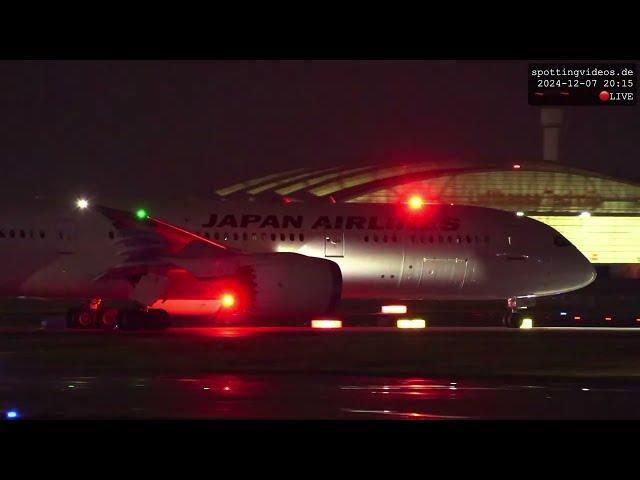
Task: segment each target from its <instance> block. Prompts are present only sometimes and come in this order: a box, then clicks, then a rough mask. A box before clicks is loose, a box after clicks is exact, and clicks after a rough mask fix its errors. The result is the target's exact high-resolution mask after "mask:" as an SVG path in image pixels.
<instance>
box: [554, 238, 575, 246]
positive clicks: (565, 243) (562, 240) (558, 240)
mask: <svg viewBox="0 0 640 480" xmlns="http://www.w3.org/2000/svg"><path fill="white" fill-rule="evenodd" d="M553 244H554V245H555V246H556V247H568V246H569V245H571V242H569V240H567V239H566V238H564V237H563V236H562V235H555V236H554V237H553Z"/></svg>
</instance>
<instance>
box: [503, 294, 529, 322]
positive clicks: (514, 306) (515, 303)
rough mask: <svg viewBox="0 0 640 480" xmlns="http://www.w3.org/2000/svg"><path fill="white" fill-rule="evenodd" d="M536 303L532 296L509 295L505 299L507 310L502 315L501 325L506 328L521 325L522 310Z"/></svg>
mask: <svg viewBox="0 0 640 480" xmlns="http://www.w3.org/2000/svg"><path fill="white" fill-rule="evenodd" d="M535 304H536V300H535V298H534V297H509V298H508V299H507V311H506V312H505V313H504V315H503V316H502V326H504V327H507V328H520V327H522V320H523V319H524V314H523V313H522V311H523V310H526V309H527V308H529V307H533V306H534V305H535Z"/></svg>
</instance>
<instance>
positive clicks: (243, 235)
mask: <svg viewBox="0 0 640 480" xmlns="http://www.w3.org/2000/svg"><path fill="white" fill-rule="evenodd" d="M242 240H244V241H245V242H246V241H247V240H249V234H248V233H247V232H244V233H243V234H242Z"/></svg>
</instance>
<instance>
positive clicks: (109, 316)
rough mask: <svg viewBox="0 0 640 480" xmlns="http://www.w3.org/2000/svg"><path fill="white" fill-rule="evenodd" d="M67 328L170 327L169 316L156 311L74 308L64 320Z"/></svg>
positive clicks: (129, 329) (161, 311) (141, 328)
mask: <svg viewBox="0 0 640 480" xmlns="http://www.w3.org/2000/svg"><path fill="white" fill-rule="evenodd" d="M66 325H67V328H73V329H91V328H101V329H103V330H115V329H116V328H118V329H119V330H126V331H132V330H143V329H144V330H162V329H165V328H167V327H169V325H170V318H169V314H168V313H167V312H166V311H164V310H156V309H149V310H143V309H134V308H131V309H117V308H99V309H92V308H74V309H72V310H69V312H68V313H67V318H66Z"/></svg>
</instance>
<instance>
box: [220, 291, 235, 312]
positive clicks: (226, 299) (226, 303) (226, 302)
mask: <svg viewBox="0 0 640 480" xmlns="http://www.w3.org/2000/svg"><path fill="white" fill-rule="evenodd" d="M221 302H222V307H223V308H232V307H233V306H234V305H235V304H236V297H234V296H233V295H231V294H230V293H225V294H224V295H222V299H221Z"/></svg>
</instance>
